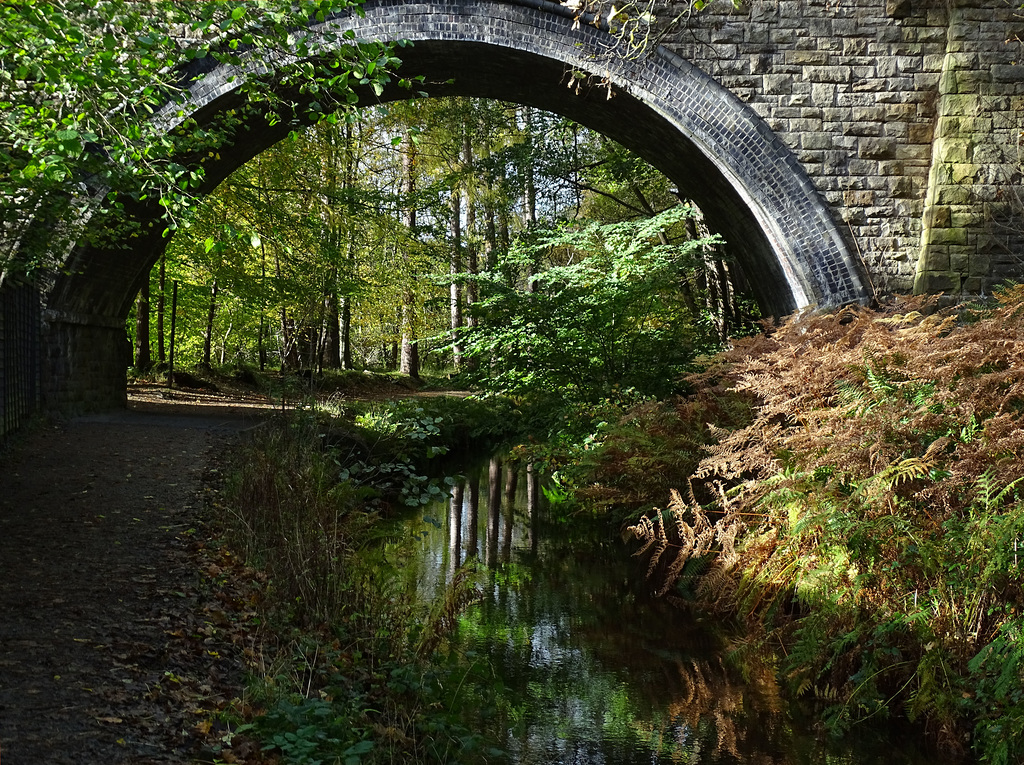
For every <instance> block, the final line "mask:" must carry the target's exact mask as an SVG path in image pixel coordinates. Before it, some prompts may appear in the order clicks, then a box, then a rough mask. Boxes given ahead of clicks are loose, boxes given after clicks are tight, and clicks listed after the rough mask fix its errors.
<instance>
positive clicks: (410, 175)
mask: <svg viewBox="0 0 1024 765" xmlns="http://www.w3.org/2000/svg"><path fill="white" fill-rule="evenodd" d="M415 164H416V147H415V144H413V142H412V138H411V136H410V134H408V133H406V135H405V137H404V138H403V140H402V182H403V183H402V185H403V187H404V189H403V190H404V192H405V195H406V201H405V226H406V228H407V229H408V232H409V239H410V243H411V240H412V238H413V237H414V236H415V230H416V203H415V201H414V200H413V194H414V193H415V192H416V178H415V175H414V172H415ZM410 261H411V258H410V255H409V252H408V251H406V262H410ZM410 278H413V277H412V275H411V274H410ZM416 319H417V316H416V294H415V292H413V289H412V286H409V287H407V288H406V290H405V294H404V295H403V296H402V365H401V367H400V371H401V373H402V374H404V375H409V376H410V377H412V378H415V379H418V378H419V376H420V353H419V338H418V330H417V326H416V325H417V321H416Z"/></svg>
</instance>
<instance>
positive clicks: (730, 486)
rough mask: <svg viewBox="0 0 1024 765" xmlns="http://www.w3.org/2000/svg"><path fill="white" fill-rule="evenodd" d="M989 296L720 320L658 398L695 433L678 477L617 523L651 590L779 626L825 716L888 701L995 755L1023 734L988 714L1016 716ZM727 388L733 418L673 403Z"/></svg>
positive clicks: (1022, 655)
mask: <svg viewBox="0 0 1024 765" xmlns="http://www.w3.org/2000/svg"><path fill="white" fill-rule="evenodd" d="M997 299H998V304H997V305H994V306H991V307H980V308H964V307H960V308H956V309H943V310H940V309H938V308H936V307H935V306H934V305H932V304H929V303H928V301H927V300H925V299H918V298H914V299H906V300H905V301H903V302H901V303H897V304H895V305H892V306H890V307H889V308H888V309H887V310H886V311H884V312H878V311H872V310H869V309H866V308H862V307H858V306H851V307H847V308H844V309H842V310H840V311H838V312H836V313H833V314H828V315H814V316H806V317H803V318H799V319H795V320H790V321H789V322H787V323H785V324H784V325H782V326H781V327H778V328H776V329H772V330H770V331H769V332H767V333H766V334H765V335H762V336H759V337H754V338H747V339H744V340H740V341H736V343H735V345H734V347H733V348H732V349H731V350H729V351H727V352H725V353H722V354H719V355H718V356H716V357H715V358H714V359H712V360H711V363H710V364H709V366H708V367H707V368H706V369H705V370H704V371H702V372H700V373H699V374H695V375H692V376H691V377H690V378H689V379H688V383H689V385H690V386H691V387H692V389H693V390H694V391H695V393H694V394H693V395H691V396H690V397H689V398H688V399H685V400H682V401H680V402H679V403H678V404H677V406H676V411H677V412H678V413H679V418H680V419H681V420H686V421H688V422H689V424H690V425H691V426H695V425H699V426H700V427H701V428H702V429H703V434H702V435H701V436H694V435H690V436H688V438H687V439H686V441H685V443H686V444H695V445H696V444H699V443H700V439H701V438H703V439H704V442H703V445H701V448H702V450H703V455H702V456H701V458H700V460H699V463H697V464H695V465H694V469H693V470H692V477H691V478H690V482H689V484H687V483H684V481H685V480H686V479H685V477H684V478H683V479H681V480H679V483H678V484H677V487H678V486H686V487H687V492H686V495H687V496H688V498H687V499H684V498H683V495H682V494H680V493H679V492H678V491H674V490H673V491H671V492H665V493H662V495H661V496H662V498H664V496H665V494H666V493H668V495H669V497H670V502H669V505H668V507H667V508H666V509H665V510H658V509H655V510H652V511H651V512H649V513H646V514H644V515H643V516H642V517H640V519H639V520H637V521H636V523H634V524H633V525H631V526H630V527H629V530H628V531H629V534H630V535H631V536H633V537H635V538H636V539H638V540H639V541H640V550H639V551H638V554H640V555H644V556H647V560H648V574H649V575H650V576H651V577H652V584H653V587H654V589H655V590H656V591H657V592H658V593H660V594H665V593H672V592H674V593H677V594H686V595H688V596H689V598H690V599H691V600H692V601H694V602H695V603H696V604H698V605H699V607H700V608H703V609H708V610H711V611H713V612H715V613H718V614H720V615H728V616H731V617H734V618H737V619H739V620H741V621H743V622H744V623H745V624H747V626H748V628H749V629H750V634H751V636H752V637H751V639H752V641H754V642H758V643H759V644H762V645H763V644H767V643H771V642H776V643H777V644H779V645H784V646H785V647H786V655H785V658H784V659H783V660H782V662H781V664H780V667H779V669H780V674H781V675H782V677H783V678H784V679H785V680H786V681H787V683H788V684H789V686H790V688H791V690H792V691H793V692H794V693H796V694H798V695H803V696H805V697H806V698H808V699H813V700H815V702H816V703H818V704H820V705H821V707H822V709H823V714H824V718H825V720H826V721H827V722H828V723H829V724H830V725H831V726H832V727H833V728H834V729H836V730H840V731H842V730H845V729H847V728H849V727H850V726H853V725H856V724H858V722H859V721H862V720H867V719H873V718H878V717H882V716H888V715H891V714H895V713H899V714H903V715H906V716H908V717H910V718H911V719H917V720H919V721H921V723H922V724H923V725H924V726H925V727H926V728H927V729H928V730H929V731H930V732H931V733H932V734H933V735H934V736H935V738H936V739H938V740H941V741H942V742H943V744H944V746H946V747H947V748H949V749H950V750H952V751H956V750H960V749H966V748H967V747H969V746H971V745H972V742H973V745H974V747H975V749H976V751H977V753H979V754H982V755H984V756H986V757H988V758H989V759H990V760H991V761H992V762H1013V761H1018V759H1017V758H1020V757H1024V748H1022V746H1024V745H1022V744H1017V743H1013V741H1011V743H1009V744H1007V743H1006V741H1005V740H1004V737H1003V736H1002V735H1001V734H1000V733H999V731H1007V730H1016V731H1018V733H1019V732H1020V731H1022V730H1024V694H1022V692H1021V691H1020V690H1019V689H1020V687H1021V686H1022V670H1024V649H1022V648H1021V647H1020V634H1021V626H1022V624H1024V590H1022V588H1021V584H1020V564H1021V563H1024V502H1022V499H1021V497H1022V496H1024V492H1022V491H1021V489H1024V481H1022V480H1021V475H1022V460H1021V456H1022V455H1024V428H1022V426H1021V420H1022V417H1021V415H1022V412H1024V342H1022V341H1024V287H1021V286H1017V287H1012V288H1008V289H1006V290H1004V291H1002V292H1001V293H999V295H998V298H997ZM729 397H732V398H733V400H734V401H735V402H737V404H735V405H734V407H735V406H739V405H745V406H747V407H749V412H750V415H749V418H748V419H747V421H746V422H740V423H737V421H736V420H735V419H727V420H726V421H720V420H716V419H715V418H713V417H708V418H705V419H701V420H696V421H694V420H692V419H691V420H687V414H686V413H689V414H693V413H698V412H706V411H707V410H706V408H704V402H706V401H708V400H712V399H714V400H719V401H720V400H723V399H728V398H729ZM676 429H677V430H682V429H683V428H682V426H678V427H677V428H676ZM690 432H691V434H692V433H693V431H690ZM595 462H596V461H595ZM610 472H611V474H612V475H613V477H614V475H615V471H614V470H611V471H610ZM598 475H600V473H598ZM642 483H643V482H642V480H641V481H638V484H642ZM653 483H654V484H656V483H657V482H653ZM658 488H660V487H658ZM633 499H634V501H635V503H636V504H637V505H641V504H642V503H641V502H640V501H638V498H637V497H636V496H634V497H633ZM652 499H653V501H658V500H657V499H656V498H652ZM698 561H699V562H700V565H695V562H698ZM1005 672H1009V673H1010V676H1011V677H1013V678H1014V682H1013V683H1010V684H1009V685H1008V684H1007V683H1006V682H1005V679H1006V675H1005V674H1004V673H1005ZM1011 687H1012V688H1013V689H1014V690H1012V691H1011V690H1010V688H1011ZM1016 740H1020V736H1019V735H1018V736H1017V737H1016Z"/></svg>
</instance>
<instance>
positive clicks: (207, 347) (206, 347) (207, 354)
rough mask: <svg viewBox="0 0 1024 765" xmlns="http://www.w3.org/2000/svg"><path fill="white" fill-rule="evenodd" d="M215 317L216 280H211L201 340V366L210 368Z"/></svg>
mask: <svg viewBox="0 0 1024 765" xmlns="http://www.w3.org/2000/svg"><path fill="white" fill-rule="evenodd" d="M216 316H217V280H216V279H214V280H213V286H212V287H211V288H210V309H209V311H207V312H206V336H205V338H204V339H203V364H204V365H205V366H207V367H209V366H210V359H211V356H212V350H213V320H214V319H215V318H216Z"/></svg>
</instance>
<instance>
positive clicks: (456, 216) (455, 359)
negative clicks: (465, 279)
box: [448, 188, 462, 370]
mask: <svg viewBox="0 0 1024 765" xmlns="http://www.w3.org/2000/svg"><path fill="white" fill-rule="evenodd" d="M449 273H450V274H451V277H452V283H451V286H450V287H449V298H448V299H449V308H450V309H451V329H452V364H454V366H455V369H456V370H458V369H459V368H460V367H461V366H462V346H461V345H459V342H458V331H459V330H460V329H461V328H462V290H461V288H460V286H459V283H458V282H457V281H456V277H457V276H458V275H459V274H461V273H462V195H461V194H460V193H459V190H458V189H457V188H453V189H452V254H451V262H450V264H449Z"/></svg>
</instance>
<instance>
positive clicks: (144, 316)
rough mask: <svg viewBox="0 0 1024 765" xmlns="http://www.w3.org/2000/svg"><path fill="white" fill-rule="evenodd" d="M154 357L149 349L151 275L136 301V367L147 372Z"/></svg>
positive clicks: (147, 276) (147, 277)
mask: <svg viewBox="0 0 1024 765" xmlns="http://www.w3.org/2000/svg"><path fill="white" fill-rule="evenodd" d="M152 364H153V358H152V356H151V355H150V351H149V275H148V274H147V275H146V281H145V282H144V283H143V285H142V289H140V290H139V298H138V300H137V301H136V303H135V369H136V370H137V371H139V372H145V371H146V370H148V369H149V368H150V366H152Z"/></svg>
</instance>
